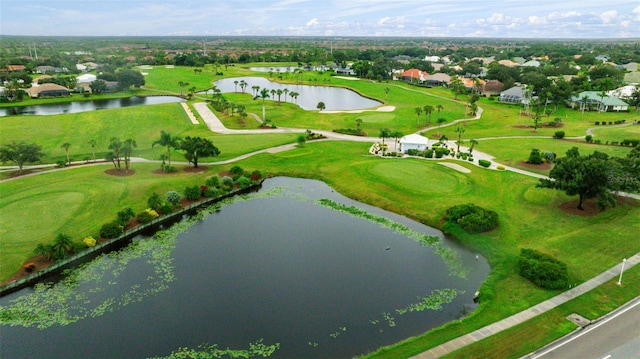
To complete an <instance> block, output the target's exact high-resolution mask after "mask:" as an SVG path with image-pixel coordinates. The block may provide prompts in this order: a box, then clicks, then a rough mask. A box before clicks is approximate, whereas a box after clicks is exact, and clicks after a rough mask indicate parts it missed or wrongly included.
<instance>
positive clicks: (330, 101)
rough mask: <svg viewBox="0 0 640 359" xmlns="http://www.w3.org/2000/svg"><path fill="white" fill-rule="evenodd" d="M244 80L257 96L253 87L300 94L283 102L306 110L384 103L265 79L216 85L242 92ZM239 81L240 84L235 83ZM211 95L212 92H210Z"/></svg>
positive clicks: (336, 89)
mask: <svg viewBox="0 0 640 359" xmlns="http://www.w3.org/2000/svg"><path fill="white" fill-rule="evenodd" d="M242 80H244V81H245V82H246V83H247V87H246V88H245V92H247V93H249V94H252V95H255V92H254V91H253V89H252V87H253V86H260V88H261V89H264V88H266V89H269V91H271V90H272V89H273V90H279V89H280V90H284V89H288V90H289V91H293V92H297V93H299V94H300V96H298V98H297V99H293V98H291V96H285V94H282V97H281V98H280V99H281V101H285V100H286V101H287V102H292V103H295V104H297V105H298V106H300V107H301V108H303V109H305V110H316V109H317V106H318V102H321V101H322V102H324V104H325V106H326V107H325V110H328V111H347V110H360V109H369V108H374V107H377V106H380V105H381V104H382V103H381V102H379V101H376V100H372V99H370V98H366V97H363V96H361V95H360V94H358V93H357V92H355V91H352V90H349V89H345V88H341V87H331V86H311V85H296V84H281V83H278V82H273V81H270V80H268V79H266V78H264V77H249V76H247V77H234V78H227V79H222V80H218V81H216V82H215V85H216V86H217V87H218V89H220V91H222V92H235V91H238V92H240V91H241V88H240V85H239V83H240V81H242ZM235 81H238V84H236V83H235ZM209 93H211V91H210V92H209ZM269 98H270V100H276V101H277V100H278V95H275V98H274V96H272V95H271V94H269Z"/></svg>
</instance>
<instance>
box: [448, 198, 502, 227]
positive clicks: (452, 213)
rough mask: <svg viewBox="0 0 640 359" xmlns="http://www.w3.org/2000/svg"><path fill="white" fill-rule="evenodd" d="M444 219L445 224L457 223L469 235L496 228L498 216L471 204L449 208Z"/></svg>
mask: <svg viewBox="0 0 640 359" xmlns="http://www.w3.org/2000/svg"><path fill="white" fill-rule="evenodd" d="M445 219H446V220H447V222H451V223H457V224H458V225H459V226H460V227H462V229H464V230H465V231H467V232H469V233H480V232H486V231H490V230H492V229H494V228H496V227H497V226H498V214H497V213H496V212H494V211H491V210H488V209H484V208H482V207H478V206H476V205H475V204H473V203H467V204H461V205H457V206H453V207H451V208H449V209H448V210H447V212H446V215H445Z"/></svg>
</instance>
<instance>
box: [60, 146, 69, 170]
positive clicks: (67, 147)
mask: <svg viewBox="0 0 640 359" xmlns="http://www.w3.org/2000/svg"><path fill="white" fill-rule="evenodd" d="M60 147H61V148H64V151H65V152H66V153H67V164H68V165H70V164H71V159H69V147H71V144H70V143H69V142H65V143H63V144H62V146H60Z"/></svg>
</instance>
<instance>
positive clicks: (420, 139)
mask: <svg viewBox="0 0 640 359" xmlns="http://www.w3.org/2000/svg"><path fill="white" fill-rule="evenodd" d="M400 143H412V144H417V145H427V144H428V143H429V139H427V138H426V137H424V136H422V135H416V134H415V133H412V134H410V135H406V136H404V137H402V138H401V139H400Z"/></svg>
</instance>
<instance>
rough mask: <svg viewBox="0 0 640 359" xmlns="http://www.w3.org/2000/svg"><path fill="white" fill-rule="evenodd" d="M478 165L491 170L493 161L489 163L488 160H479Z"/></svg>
mask: <svg viewBox="0 0 640 359" xmlns="http://www.w3.org/2000/svg"><path fill="white" fill-rule="evenodd" d="M478 164H479V165H480V166H482V167H486V168H489V166H491V161H487V160H478Z"/></svg>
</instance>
